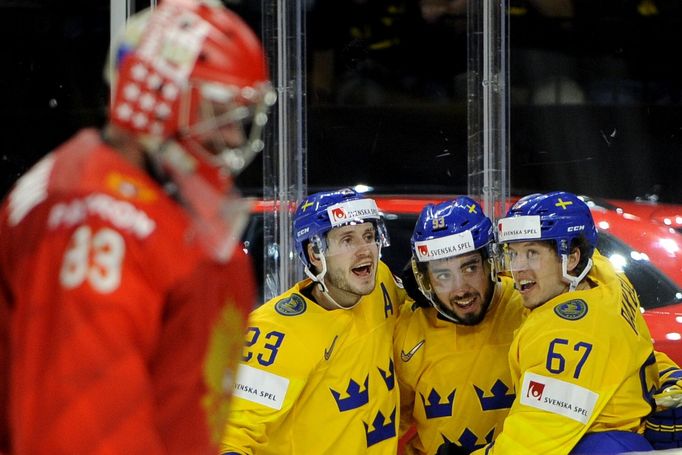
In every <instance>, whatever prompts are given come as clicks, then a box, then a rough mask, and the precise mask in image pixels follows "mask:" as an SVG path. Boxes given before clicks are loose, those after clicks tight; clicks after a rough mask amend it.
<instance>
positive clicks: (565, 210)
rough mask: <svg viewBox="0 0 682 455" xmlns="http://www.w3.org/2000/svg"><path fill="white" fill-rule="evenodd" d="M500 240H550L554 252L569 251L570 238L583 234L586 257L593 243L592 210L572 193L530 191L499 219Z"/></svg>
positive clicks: (590, 251)
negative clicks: (585, 244) (534, 192)
mask: <svg viewBox="0 0 682 455" xmlns="http://www.w3.org/2000/svg"><path fill="white" fill-rule="evenodd" d="M497 228H498V241H499V242H500V243H507V242H515V241H516V242H519V241H526V242H527V241H533V240H554V241H556V246H557V253H558V254H559V255H560V256H561V255H567V254H569V253H570V248H571V242H572V241H573V240H574V239H578V238H580V237H584V238H585V241H586V242H587V245H588V249H587V251H586V253H587V257H591V256H592V253H593V252H594V248H595V247H596V246H597V228H596V227H595V225H594V220H593V219H592V213H591V212H590V209H589V207H588V206H587V204H585V202H583V201H582V200H580V198H578V197H577V196H576V195H575V194H572V193H567V192H565V191H554V192H551V193H547V194H540V193H536V194H531V195H528V196H525V197H523V198H521V199H519V200H518V201H517V202H516V203H515V204H514V205H513V206H512V207H511V208H510V209H509V211H508V212H507V216H506V217H505V218H502V219H500V220H499V222H498V224H497Z"/></svg>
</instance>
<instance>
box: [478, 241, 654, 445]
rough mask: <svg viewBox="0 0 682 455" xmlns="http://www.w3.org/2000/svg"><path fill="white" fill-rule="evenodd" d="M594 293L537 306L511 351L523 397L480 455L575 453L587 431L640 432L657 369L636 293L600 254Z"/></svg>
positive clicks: (512, 366)
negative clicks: (493, 440) (574, 449)
mask: <svg viewBox="0 0 682 455" xmlns="http://www.w3.org/2000/svg"><path fill="white" fill-rule="evenodd" d="M593 260H594V266H593V269H592V270H591V271H590V273H589V275H588V277H589V279H590V280H591V281H592V283H593V284H594V285H595V286H594V287H592V288H591V289H588V290H578V291H574V292H569V293H564V294H561V295H559V296H557V297H555V298H553V299H551V300H550V301H548V302H547V303H545V304H544V305H542V306H541V307H538V308H536V309H534V310H533V311H532V312H530V314H529V315H528V317H527V319H526V320H525V322H524V323H523V324H522V326H521V327H520V329H519V330H518V332H517V334H516V336H515V338H514V341H513V343H512V346H511V348H510V351H509V365H510V369H511V374H512V378H513V380H514V386H515V390H516V391H517V397H516V399H515V401H514V404H513V405H512V408H511V410H510V413H509V415H508V416H507V418H506V420H505V422H504V426H503V429H502V433H501V434H500V435H499V436H498V437H497V439H496V440H495V442H494V443H493V444H492V446H488V447H486V448H485V449H482V450H479V451H476V452H475V453H476V454H481V455H482V454H484V453H485V454H510V455H511V454H513V455H525V454H539V453H541V454H546V455H554V454H568V453H569V452H570V451H571V449H572V448H573V447H574V446H575V445H576V444H577V443H578V441H580V439H581V438H582V437H583V436H584V435H585V434H586V433H587V432H599V431H610V430H623V431H638V430H639V429H640V428H641V425H642V420H643V419H644V418H645V417H646V416H647V414H648V413H649V412H651V410H652V405H653V400H652V399H651V394H652V391H653V389H654V388H655V386H656V383H657V380H658V368H657V366H656V360H655V356H654V351H653V346H652V342H651V336H650V334H649V330H648V328H647V326H646V324H645V322H644V319H643V317H642V314H641V312H640V308H639V300H638V297H637V294H636V292H635V290H634V289H633V287H632V285H631V284H630V282H629V281H628V280H627V278H626V277H625V276H624V275H621V274H616V273H615V271H614V270H613V267H612V266H611V264H610V263H609V262H608V260H607V259H605V258H604V257H603V256H601V255H600V254H599V253H598V252H595V254H594V257H593Z"/></svg>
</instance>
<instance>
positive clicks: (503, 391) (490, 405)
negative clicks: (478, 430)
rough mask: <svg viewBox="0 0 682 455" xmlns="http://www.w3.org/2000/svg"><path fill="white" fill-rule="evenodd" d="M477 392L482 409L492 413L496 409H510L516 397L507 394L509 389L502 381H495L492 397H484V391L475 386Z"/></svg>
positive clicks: (512, 394)
mask: <svg viewBox="0 0 682 455" xmlns="http://www.w3.org/2000/svg"><path fill="white" fill-rule="evenodd" d="M474 389H475V390H476V395H477V396H478V401H479V402H480V403H481V409H483V410H484V411H492V410H494V409H509V408H511V405H512V403H514V398H516V395H515V394H514V393H513V392H512V393H507V392H508V391H509V387H507V386H506V385H505V384H504V382H502V381H501V380H499V379H498V380H497V381H495V384H494V385H493V387H492V389H491V390H490V391H491V392H492V396H490V397H484V396H483V395H484V392H483V389H479V388H478V387H476V386H474Z"/></svg>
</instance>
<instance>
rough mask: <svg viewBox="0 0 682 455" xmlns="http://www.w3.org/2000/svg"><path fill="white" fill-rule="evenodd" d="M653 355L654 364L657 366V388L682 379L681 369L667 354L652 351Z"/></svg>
mask: <svg viewBox="0 0 682 455" xmlns="http://www.w3.org/2000/svg"><path fill="white" fill-rule="evenodd" d="M654 355H655V356H656V365H657V366H658V383H657V386H656V388H657V389H661V388H663V387H667V386H671V385H673V384H675V383H676V382H678V381H680V380H682V370H680V367H679V366H678V365H677V364H676V363H675V362H673V361H672V360H671V359H670V357H668V356H667V354H664V353H662V352H658V351H654Z"/></svg>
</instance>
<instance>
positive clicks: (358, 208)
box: [293, 188, 390, 269]
mask: <svg viewBox="0 0 682 455" xmlns="http://www.w3.org/2000/svg"><path fill="white" fill-rule="evenodd" d="M367 221H370V222H372V223H374V225H375V227H376V229H377V240H378V242H379V244H380V246H388V245H389V244H390V242H389V238H388V233H387V232H386V227H385V225H384V222H383V220H382V218H381V213H380V212H379V209H378V208H377V205H376V202H375V201H374V199H371V198H366V197H364V196H363V195H362V194H360V193H358V192H356V191H354V190H352V189H351V188H343V189H340V190H338V191H325V192H320V193H315V194H311V195H310V196H308V197H306V198H305V199H304V200H303V202H301V203H300V204H299V206H298V208H297V209H296V213H295V214H294V226H293V228H294V245H295V248H296V253H297V254H298V257H299V258H300V259H301V261H303V264H304V265H305V267H306V268H307V269H310V268H311V267H312V264H311V262H310V259H309V258H308V254H307V251H306V249H307V245H308V243H310V242H313V243H314V244H315V245H316V246H317V248H318V249H320V250H321V251H324V250H325V249H326V240H325V238H326V234H327V232H329V231H330V230H332V229H333V228H335V227H339V226H346V225H349V224H361V223H365V222H367Z"/></svg>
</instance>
